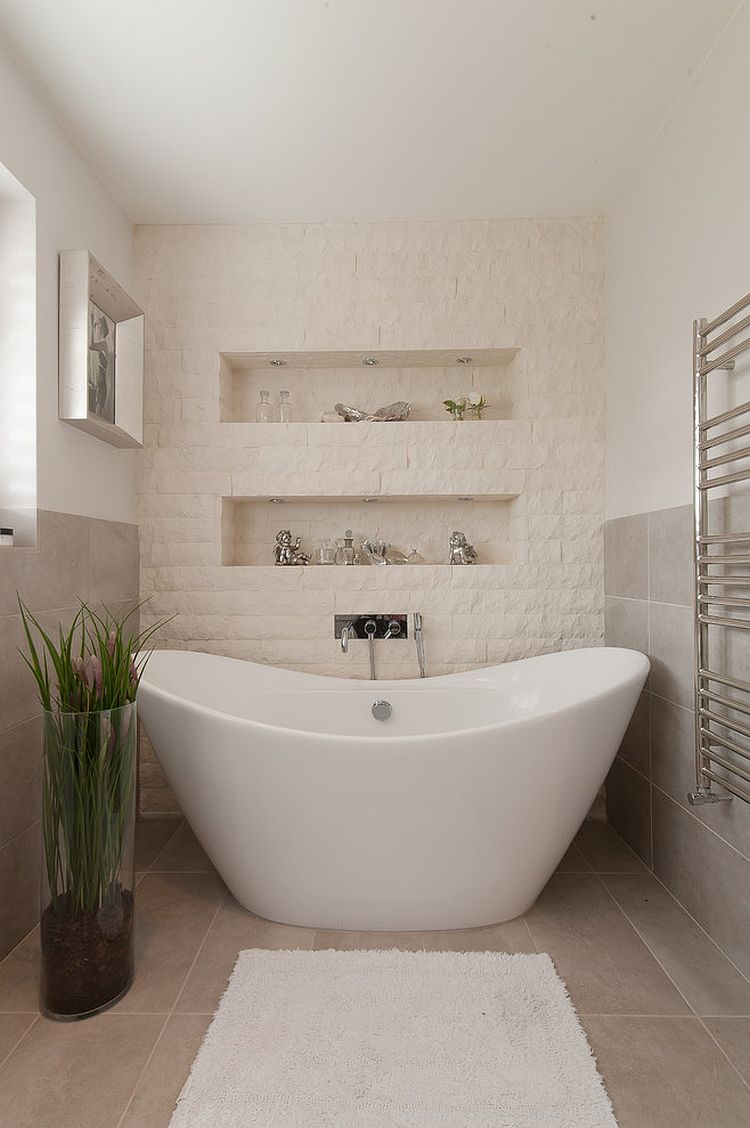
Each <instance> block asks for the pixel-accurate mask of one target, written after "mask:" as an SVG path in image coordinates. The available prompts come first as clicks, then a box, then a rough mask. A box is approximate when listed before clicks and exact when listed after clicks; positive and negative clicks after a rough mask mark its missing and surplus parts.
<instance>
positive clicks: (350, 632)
mask: <svg viewBox="0 0 750 1128" xmlns="http://www.w3.org/2000/svg"><path fill="white" fill-rule="evenodd" d="M356 637H357V635H356V632H355V630H354V626H353V624H352V623H347V624H346V626H345V627H342V628H341V649H342V650H343V652H344V654H348V652H349V639H350V638H356Z"/></svg>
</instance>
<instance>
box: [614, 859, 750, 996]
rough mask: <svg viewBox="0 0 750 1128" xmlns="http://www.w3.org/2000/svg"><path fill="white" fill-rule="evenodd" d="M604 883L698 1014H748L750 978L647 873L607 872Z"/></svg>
mask: <svg viewBox="0 0 750 1128" xmlns="http://www.w3.org/2000/svg"><path fill="white" fill-rule="evenodd" d="M604 884H605V885H606V887H607V889H608V890H609V891H610V893H611V894H612V896H613V897H614V898H615V900H616V901H617V903H618V905H619V906H620V908H621V909H622V911H623V912H624V913H625V915H626V916H627V918H628V920H629V921H630V923H631V924H632V925H633V927H634V928H635V929H636V931H637V932H638V934H639V935H640V936H641V937H642V939H643V940H644V941H645V943H646V944H647V945H648V947H649V948H650V949H651V951H652V952H653V954H654V955H655V956H656V958H657V960H658V961H659V963H660V964H661V966H662V967H663V968H664V970H665V971H666V972H667V974H668V975H669V977H670V979H671V980H672V982H673V983H674V984H675V986H676V987H677V988H678V989H679V990H680V991H681V992H682V994H683V995H684V996H685V998H686V999H687V1001H688V1003H689V1004H690V1006H691V1007H692V1008H693V1010H694V1011H696V1013H697V1014H700V1015H712V1014H713V1015H728V1014H741V1015H750V983H748V981H747V980H746V979H745V977H744V976H742V975H740V973H739V972H738V971H737V969H736V968H735V967H734V966H733V965H732V964H731V963H730V962H729V960H728V959H727V958H726V956H725V955H724V954H723V953H722V952H721V951H720V950H719V948H717V947H716V945H715V944H714V943H713V942H712V941H711V940H710V939H709V938H708V936H707V935H706V934H705V932H704V931H703V929H701V928H699V927H698V925H697V924H696V923H695V921H694V920H692V919H691V918H690V916H689V915H688V914H687V913H686V912H685V910H684V909H683V908H681V906H680V905H679V904H678V903H677V901H675V899H674V897H671V896H670V895H669V893H667V891H666V889H664V887H663V886H662V885H660V884H659V882H658V881H657V880H656V878H654V877H652V876H651V874H633V875H630V874H628V875H621V874H612V875H608V876H605V878H604Z"/></svg>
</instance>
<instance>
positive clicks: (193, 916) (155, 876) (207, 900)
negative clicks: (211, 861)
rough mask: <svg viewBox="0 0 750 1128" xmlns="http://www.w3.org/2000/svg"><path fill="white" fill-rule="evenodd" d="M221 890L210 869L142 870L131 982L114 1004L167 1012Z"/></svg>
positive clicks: (120, 1007) (123, 1010) (119, 1009)
mask: <svg viewBox="0 0 750 1128" xmlns="http://www.w3.org/2000/svg"><path fill="white" fill-rule="evenodd" d="M223 895H224V886H223V885H222V883H221V881H219V879H218V877H216V876H215V875H214V874H209V873H174V874H161V873H147V874H146V875H145V877H144V878H143V880H142V882H141V883H140V885H139V886H138V894H137V900H136V916H135V920H136V924H135V929H136V932H135V961H136V975H135V982H134V984H133V986H132V987H131V989H130V991H129V992H128V994H127V995H126V996H125V998H124V999H123V1000H122V1001H121V1002H120V1003H118V1004H117V1007H116V1008H114V1009H115V1010H116V1011H117V1012H120V1013H133V1012H143V1011H158V1012H161V1013H164V1012H166V1011H169V1010H170V1009H171V1008H172V1006H173V1005H174V1002H175V1000H176V998H177V996H178V994H179V992H180V989H181V987H182V985H183V983H184V981H185V976H186V975H187V973H188V971H189V970H190V966H191V964H192V962H193V960H194V959H195V956H196V954H197V952H198V949H199V948H200V946H201V944H202V943H203V940H204V938H205V936H206V932H207V931H208V927H209V925H210V924H211V921H212V920H213V918H214V916H215V914H216V910H217V908H218V906H219V904H220V902H221V899H222V897H223Z"/></svg>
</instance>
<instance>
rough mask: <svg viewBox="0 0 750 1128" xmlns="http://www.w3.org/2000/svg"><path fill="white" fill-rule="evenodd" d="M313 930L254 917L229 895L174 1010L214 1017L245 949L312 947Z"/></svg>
mask: <svg viewBox="0 0 750 1128" xmlns="http://www.w3.org/2000/svg"><path fill="white" fill-rule="evenodd" d="M314 937H315V930H314V929H312V928H293V927H291V926H290V925H285V924H274V923H273V922H272V921H268V920H263V919H261V917H256V916H253V914H252V913H248V912H247V911H246V910H245V909H243V908H242V907H241V906H240V905H238V904H237V902H236V901H235V900H234V898H232V897H231V896H230V895H229V894H227V897H226V900H225V902H224V904H222V906H221V908H220V910H219V913H218V915H217V917H216V920H215V921H214V923H213V925H212V927H211V930H210V932H209V934H208V936H207V937H206V941H205V943H204V945H203V947H202V949H201V952H200V955H199V956H198V959H197V960H196V962H195V966H194V967H193V969H192V971H191V972H190V976H189V977H188V980H187V983H186V984H185V986H184V988H183V991H182V993H181V995H180V998H179V1000H178V1003H177V1008H176V1009H177V1011H178V1012H180V1013H183V1014H185V1013H189V1014H213V1012H214V1011H215V1010H216V1007H217V1006H218V1004H219V1000H220V999H221V996H222V995H223V994H224V991H225V989H226V985H227V982H228V980H229V976H230V975H231V974H232V969H233V968H234V965H235V963H236V962H237V956H238V954H239V953H240V952H241V951H242V950H243V949H244V948H268V949H269V950H271V951H277V950H279V949H284V948H306V949H309V948H312V946H313V939H314Z"/></svg>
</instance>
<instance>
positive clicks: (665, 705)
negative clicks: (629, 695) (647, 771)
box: [651, 696, 695, 798]
mask: <svg viewBox="0 0 750 1128" xmlns="http://www.w3.org/2000/svg"><path fill="white" fill-rule="evenodd" d="M693 739H694V714H693V711H692V709H686V708H685V707H684V706H682V705H676V704H675V703H674V702H673V701H667V700H666V698H664V697H657V696H653V698H652V701H651V779H652V781H653V783H655V784H656V786H657V787H660V788H661V789H662V791H666V792H667V794H668V795H672V796H673V797H674V798H676V797H677V796H678V795H680V794H682V795H683V797H684V795H685V794H686V793H687V792H688V791H689V790H692V789H693V788H694V787H695V751H694V742H693Z"/></svg>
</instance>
